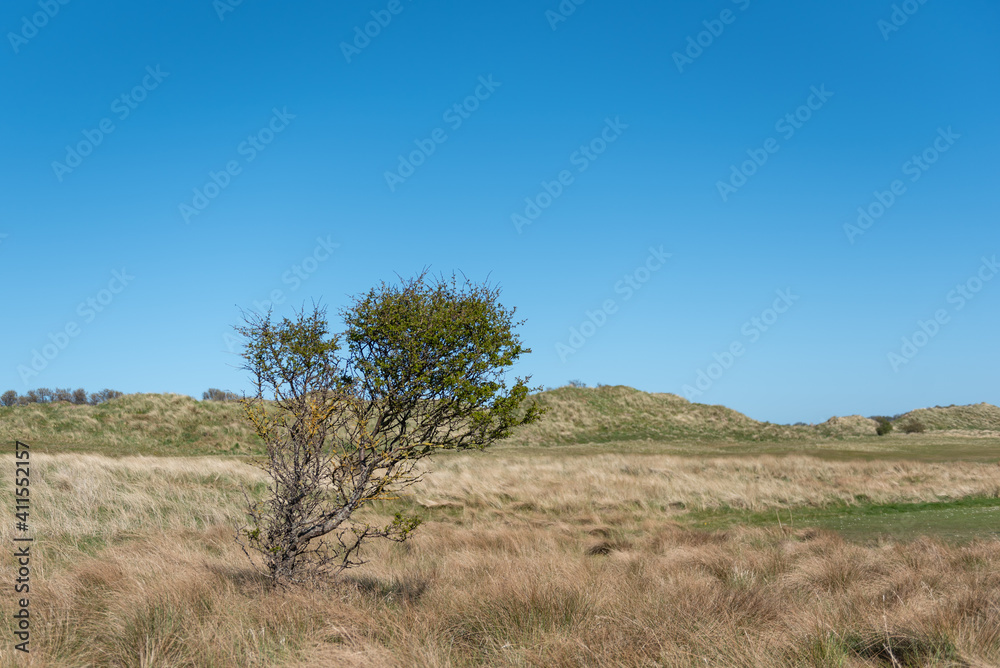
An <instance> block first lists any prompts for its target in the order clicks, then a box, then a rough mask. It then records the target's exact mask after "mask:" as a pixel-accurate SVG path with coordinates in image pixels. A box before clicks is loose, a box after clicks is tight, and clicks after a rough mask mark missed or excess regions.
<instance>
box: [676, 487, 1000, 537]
mask: <svg viewBox="0 0 1000 668" xmlns="http://www.w3.org/2000/svg"><path fill="white" fill-rule="evenodd" d="M682 521H686V522H687V523H689V524H690V525H691V526H693V527H697V528H700V529H708V530H719V529H726V528H729V527H732V526H735V525H743V526H760V527H776V526H778V525H779V523H780V524H781V525H782V526H785V527H793V528H796V529H800V528H819V529H830V530H833V531H837V532H838V533H840V534H842V535H843V536H844V537H845V538H847V539H849V540H855V541H866V540H872V539H876V538H879V537H888V538H895V539H902V540H906V539H909V538H915V537H917V536H921V535H926V536H933V537H936V538H941V539H944V540H948V541H956V542H962V541H968V540H973V539H976V538H985V539H990V538H1000V498H993V497H982V496H970V497H965V498H962V499H953V500H943V501H937V502H929V503H868V502H866V501H865V500H864V499H863V498H862V499H859V502H858V503H857V504H850V505H849V504H835V505H829V506H824V507H817V508H811V507H796V508H783V509H780V510H770V511H759V512H758V511H749V510H742V509H736V508H720V509H714V510H705V511H691V512H690V513H687V514H686V515H684V516H683V518H682Z"/></svg>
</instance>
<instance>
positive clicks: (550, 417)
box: [511, 385, 876, 445]
mask: <svg viewBox="0 0 1000 668" xmlns="http://www.w3.org/2000/svg"><path fill="white" fill-rule="evenodd" d="M533 399H534V400H535V401H538V402H539V403H540V404H542V405H543V406H546V407H548V408H549V412H548V413H547V414H546V415H545V417H544V418H543V419H542V420H541V421H539V422H538V423H536V424H533V425H530V426H528V427H525V428H524V429H522V430H521V431H519V432H518V433H517V434H516V435H515V436H514V437H513V438H512V439H511V440H512V441H516V442H522V443H525V444H531V445H544V444H556V443H602V442H608V441H635V440H650V441H670V440H675V439H688V440H692V439H693V440H728V441H775V440H788V439H816V438H849V437H863V436H874V435H875V427H876V423H875V421H874V420H869V419H867V418H863V417H860V416H851V417H846V418H831V419H830V420H828V421H827V422H824V423H823V424H821V425H799V426H790V425H779V424H772V423H770V422H758V421H757V420H754V419H752V418H749V417H747V416H746V415H743V414H742V413H739V412H737V411H734V410H732V409H731V408H726V407H725V406H710V405H708V404H695V403H691V402H690V401H688V400H687V399H684V398H683V397H679V396H677V395H676V394H665V393H653V394H650V393H647V392H641V391H639V390H636V389H633V388H631V387H625V386H624V385H616V386H608V385H605V386H602V387H599V388H576V387H561V388H558V389H555V390H549V391H547V392H542V393H540V394H537V395H535V396H534V397H533Z"/></svg>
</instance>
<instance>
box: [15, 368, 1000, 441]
mask: <svg viewBox="0 0 1000 668" xmlns="http://www.w3.org/2000/svg"><path fill="white" fill-rule="evenodd" d="M529 400H530V401H536V402H538V403H540V404H542V405H543V406H546V407H548V408H549V412H548V413H547V414H546V415H545V416H544V418H543V419H542V420H541V421H540V422H538V423H535V424H532V425H529V426H527V427H524V428H522V429H520V430H519V431H517V432H516V433H515V434H514V436H512V437H511V438H510V439H509V441H508V443H509V444H510V445H533V446H539V445H560V444H583V443H610V442H625V441H649V442H670V441H680V440H683V441H698V442H706V441H713V442H730V443H740V442H792V441H816V440H845V439H862V438H868V437H875V428H876V422H875V421H874V420H871V419H868V418H864V417H860V416H849V417H834V418H830V419H829V420H827V421H826V422H824V423H822V424H818V425H795V426H791V425H778V424H772V423H769V422H758V421H756V420H754V419H752V418H749V417H747V416H746V415H743V414H742V413H739V412H737V411H734V410H732V409H729V408H726V407H724V406H710V405H707V404H696V403H691V402H689V401H688V400H686V399H684V398H682V397H679V396H677V395H673V394H662V393H654V394H650V393H647V392H641V391H639V390H635V389H633V388H630V387H625V386H622V385H618V386H602V387H599V388H575V387H562V388H558V389H555V390H548V391H546V392H542V393H539V394H536V395H533V396H532V397H531V398H530V399H529ZM913 422H920V423H922V424H923V425H924V426H925V427H926V429H927V431H929V432H933V431H935V430H949V431H951V432H953V433H954V432H955V431H956V430H958V431H961V432H963V433H967V434H968V435H983V436H994V437H996V436H997V435H998V434H1000V408H997V407H996V406H992V405H990V404H977V405H972V406H950V407H947V408H941V407H936V408H924V409H919V410H915V411H911V412H909V413H906V414H905V415H902V416H900V417H899V418H897V419H896V420H895V422H894V423H895V424H896V425H897V427H902V426H905V425H907V424H910V423H913ZM899 431H901V430H900V429H897V432H899ZM15 439H19V440H22V441H27V442H29V443H31V444H32V445H35V446H36V447H37V448H38V449H40V450H50V451H61V452H65V451H100V452H104V453H107V454H150V455H196V454H197V455H203V454H233V455H236V454H251V453H253V452H255V451H257V450H258V449H259V441H258V440H257V437H256V435H254V434H253V433H252V431H251V430H250V428H249V427H248V425H247V423H246V421H245V420H244V419H243V414H242V409H241V408H240V405H239V404H238V403H236V402H232V401H197V400H195V399H192V398H191V397H188V396H184V395H179V394H131V395H124V396H122V397H119V398H116V399H112V400H111V401H107V402H105V403H102V404H99V405H97V406H89V405H75V404H70V403H66V402H56V403H46V404H28V405H26V406H12V407H7V408H0V440H3V441H6V442H8V443H9V442H11V441H13V440H15Z"/></svg>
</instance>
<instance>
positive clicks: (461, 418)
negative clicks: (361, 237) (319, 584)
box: [236, 271, 542, 584]
mask: <svg viewBox="0 0 1000 668" xmlns="http://www.w3.org/2000/svg"><path fill="white" fill-rule="evenodd" d="M499 292H500V291H499V288H490V287H489V286H487V285H475V284H472V283H469V282H468V280H466V281H465V282H464V283H462V284H459V283H458V281H457V280H456V278H455V277H454V276H452V277H451V279H450V280H446V279H445V278H444V277H442V278H440V279H436V280H429V279H428V278H427V272H426V271H424V272H423V273H422V274H420V275H419V276H418V277H417V278H414V279H410V280H408V281H405V282H403V283H402V285H401V286H390V285H387V284H386V283H384V282H383V283H382V284H381V285H380V286H379V287H378V288H373V289H372V290H370V291H369V292H368V293H367V294H365V295H363V296H361V297H355V298H354V303H353V304H352V305H351V306H350V307H349V308H346V309H344V310H343V311H342V312H341V316H342V317H343V319H344V323H345V325H346V330H345V331H344V332H343V334H341V335H331V334H330V333H329V326H328V323H327V319H326V310H325V308H321V307H319V306H316V305H315V304H314V305H313V308H312V311H311V312H307V311H306V309H305V308H303V309H302V310H301V311H299V312H298V313H297V314H295V317H294V318H292V319H288V318H284V319H282V320H281V321H280V322H272V321H271V313H270V312H269V313H268V314H267V315H266V316H262V315H257V314H250V315H247V314H244V323H245V326H238V327H236V330H237V331H238V332H239V333H240V334H241V335H243V337H244V339H245V342H246V344H245V350H244V353H243V357H244V359H245V361H246V363H245V365H244V368H245V369H246V370H248V371H249V372H250V373H251V374H252V376H253V379H254V389H255V393H254V394H253V396H248V397H245V398H244V399H243V400H242V405H243V408H244V412H245V414H246V417H247V418H248V419H249V421H250V422H251V423H252V424H253V427H254V429H255V431H256V433H257V435H258V436H259V437H260V438H261V440H262V441H263V442H264V445H265V454H264V456H263V458H262V459H260V460H259V461H258V462H257V464H258V465H259V466H260V467H261V468H262V469H263V470H264V471H265V472H266V473H267V475H268V478H269V482H268V485H267V491H266V493H265V495H264V498H263V499H262V500H259V501H254V500H252V499H251V496H250V495H249V494H248V493H246V491H245V490H244V494H245V496H246V500H247V518H248V522H247V524H246V525H245V526H243V527H241V528H240V531H239V539H240V543H241V545H242V547H243V550H244V552H246V554H247V556H248V557H250V558H251V561H252V562H254V563H257V564H259V567H261V568H262V570H264V571H265V573H266V575H267V576H268V577H269V579H270V581H271V583H272V584H285V583H289V582H304V581H308V580H311V579H313V578H315V577H318V576H324V575H334V574H337V573H340V572H341V571H343V570H344V569H345V568H349V567H351V566H356V565H358V564H360V563H363V560H362V559H361V556H360V553H359V550H360V548H361V546H362V543H363V542H364V541H365V540H367V539H371V538H386V539H389V540H395V541H403V540H405V539H406V538H407V537H408V536H409V535H410V533H411V532H412V531H413V530H414V529H415V528H416V527H417V525H418V524H419V523H420V520H419V518H417V517H410V516H404V515H402V514H401V513H396V515H395V518H394V519H393V520H392V521H391V522H389V523H388V524H385V525H378V526H376V525H372V524H370V523H368V522H362V521H358V520H356V518H354V517H353V516H354V514H355V512H356V511H358V510H359V509H361V508H363V507H364V506H365V505H366V504H369V503H370V502H372V501H376V500H384V499H392V498H396V497H395V495H396V494H397V493H398V492H400V491H401V490H403V489H404V488H406V487H408V486H410V485H413V484H414V483H416V482H418V481H419V480H420V479H421V477H422V475H423V474H422V473H421V472H420V470H419V469H418V468H417V463H418V462H419V461H420V460H421V459H423V458H424V457H427V456H428V455H430V454H431V453H433V452H434V451H435V450H464V449H472V448H475V449H483V448H486V447H487V446H489V445H491V444H492V443H494V442H495V441H497V440H499V439H503V438H505V437H507V436H509V435H510V434H511V432H512V430H513V428H515V427H517V426H519V425H523V424H529V423H532V422H534V421H536V420H537V419H538V418H539V417H540V416H541V414H542V410H541V409H540V408H539V407H538V406H537V405H535V404H532V405H529V406H525V399H526V398H527V397H528V394H529V391H530V388H529V387H528V386H527V381H528V380H530V376H528V377H527V378H515V382H514V384H513V386H512V387H510V388H508V387H507V385H506V383H505V382H504V379H503V372H504V370H505V368H506V367H509V366H511V365H513V364H514V363H515V362H516V361H517V359H518V358H519V357H520V356H521V355H522V354H524V353H530V352H531V350H530V349H528V348H524V347H522V346H521V342H520V339H519V337H518V336H517V335H516V334H514V332H513V328H514V327H515V326H517V325H521V324H523V322H524V321H521V322H514V321H513V319H512V318H513V315H514V312H515V310H516V309H513V308H512V309H509V310H508V309H506V308H504V307H503V306H502V305H500V304H499V303H498V302H497V298H498V296H499ZM251 552H255V553H256V554H257V555H259V556H260V557H262V560H260V561H258V560H256V559H254V558H253V556H252V555H251Z"/></svg>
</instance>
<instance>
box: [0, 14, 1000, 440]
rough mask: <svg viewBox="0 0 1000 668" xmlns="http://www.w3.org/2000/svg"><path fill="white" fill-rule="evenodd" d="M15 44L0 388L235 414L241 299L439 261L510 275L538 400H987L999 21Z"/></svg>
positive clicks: (806, 20)
mask: <svg viewBox="0 0 1000 668" xmlns="http://www.w3.org/2000/svg"><path fill="white" fill-rule="evenodd" d="M677 5H681V6H677ZM0 27H2V29H3V31H4V33H5V40H4V41H5V44H3V45H2V46H0V52H2V53H0V72H2V76H3V81H4V82H5V89H6V91H7V100H8V102H7V104H6V105H4V109H3V111H2V112H0V113H2V123H0V141H2V151H3V160H2V162H0V165H2V167H0V169H2V170H3V173H2V175H0V176H2V179H3V183H4V184H5V187H4V188H3V189H2V191H0V234H2V235H4V236H2V237H0V267H2V271H3V275H4V277H5V283H6V285H7V286H8V289H6V290H5V291H4V302H3V307H2V313H3V316H2V317H3V327H2V328H0V350H2V351H3V352H2V357H0V385H3V386H4V388H0V389H6V388H11V389H15V390H18V391H20V392H23V391H26V390H27V389H29V388H34V387H64V386H69V387H74V388H75V387H80V386H82V387H85V388H86V389H88V390H89V391H95V390H97V389H100V388H103V387H111V388H115V389H119V390H122V391H125V392H140V391H146V392H177V393H182V394H190V395H192V396H195V397H199V398H200V396H201V393H202V391H204V390H205V389H207V388H209V387H220V388H224V389H230V390H234V391H241V390H243V389H247V388H248V377H247V375H246V373H245V372H242V371H240V370H239V368H238V367H239V363H240V360H239V357H238V355H237V350H238V349H237V348H236V346H235V345H234V342H233V340H232V339H231V338H230V335H231V333H232V327H233V325H235V324H237V323H238V322H239V317H240V316H239V309H240V308H253V306H254V303H255V302H260V303H263V301H264V300H267V299H268V298H269V296H271V295H272V294H273V293H275V291H278V292H277V293H275V296H278V297H280V299H281V302H282V303H280V304H278V305H276V313H277V314H278V315H286V314H289V313H290V312H291V309H292V308H293V307H294V306H300V305H302V304H303V303H304V302H311V301H312V300H314V299H316V300H321V301H322V302H323V303H325V304H327V305H328V306H329V307H330V311H331V313H336V311H337V310H339V309H340V308H341V307H343V306H344V305H345V304H347V303H348V297H349V296H350V295H356V294H359V293H362V292H364V291H366V290H367V289H368V288H370V287H371V286H373V285H376V284H378V283H379V282H380V281H382V280H387V281H393V280H396V275H397V274H399V275H402V276H412V275H414V274H416V273H418V272H419V271H420V270H421V268H423V267H425V266H429V267H430V268H431V270H432V271H433V272H445V273H450V272H451V271H452V270H460V271H462V272H464V273H465V274H466V275H467V276H468V277H469V278H470V279H472V280H474V281H477V282H481V281H484V280H487V279H488V280H489V281H490V282H491V283H498V284H499V285H500V286H501V287H502V290H503V293H502V301H503V302H504V303H505V304H506V305H509V306H516V307H517V308H518V315H519V316H521V317H523V318H526V319H527V322H526V323H525V325H524V326H523V327H522V328H521V330H520V331H521V334H522V337H523V339H524V342H525V343H526V344H527V345H528V346H529V347H530V348H532V350H533V353H532V354H531V355H527V356H525V357H524V358H523V360H522V362H521V363H520V364H519V365H518V367H517V368H516V370H515V371H516V373H518V374H519V375H526V374H531V375H532V376H533V383H535V384H540V385H545V386H559V385H563V384H565V383H566V382H567V381H568V380H570V379H579V380H582V381H584V382H587V383H589V384H591V385H593V384H596V383H605V384H624V385H630V386H632V387H636V388H639V389H642V390H646V391H653V392H673V393H677V394H682V395H685V396H688V397H689V398H691V399H693V400H695V401H698V402H702V403H711V404H724V405H727V406H730V407H732V408H735V409H737V410H740V411H742V412H745V413H747V414H748V415H750V416H751V417H754V418H756V419H759V420H770V421H774V422H794V421H799V420H801V421H806V422H817V421H822V420H825V419H827V418H828V417H830V416H831V415H846V414H854V413H860V414H864V415H872V414H894V413H897V412H902V411H904V410H909V409H911V408H917V407H922V406H929V405H936V404H945V405H947V404H952V403H955V404H965V403H978V402H980V401H986V402H990V403H994V404H1000V389H998V383H997V380H996V379H997V370H998V368H1000V348H998V346H997V345H996V341H997V330H998V325H1000V315H998V314H1000V309H998V305H1000V277H998V280H992V278H993V274H994V273H997V272H998V271H1000V269H997V268H995V267H994V264H993V263H994V262H995V260H994V259H993V258H995V257H996V256H997V254H1000V234H998V231H997V224H996V220H997V219H996V214H997V211H998V199H1000V189H998V188H997V187H996V183H995V181H996V177H997V174H998V170H997V164H998V163H997V160H998V155H1000V129H998V126H997V123H996V110H997V108H998V106H1000V95H998V92H997V90H998V83H1000V71H998V64H1000V42H998V41H997V40H996V39H995V36H996V35H997V34H998V30H1000V8H998V7H997V6H996V5H995V4H994V3H989V2H986V1H985V0H978V1H977V0H969V1H967V2H962V3H945V2H942V1H941V0H927V1H926V2H924V3H923V4H921V3H920V2H919V1H918V0H909V2H905V3H897V4H895V5H894V4H893V3H891V2H884V3H882V2H861V1H858V0H846V1H844V2H840V3H799V4H795V5H775V4H774V3H763V2H759V0H738V1H736V2H733V1H730V0H713V1H705V2H688V3H660V2H634V3H625V4H621V3H610V2H602V1H601V0H589V1H587V2H583V3H582V4H579V5H577V4H575V3H573V2H572V0H566V1H565V2H563V3H562V4H560V3H559V2H558V1H557V0H549V1H541V0H539V1H527V0H524V1H522V0H512V1H511V2H506V3H490V4H483V5H481V4H480V3H472V4H469V3H458V2H439V3H429V2H421V1H420V0H394V1H393V2H389V1H388V0H386V1H382V0H377V1H366V2H357V3H335V4H334V3H319V2H305V3H296V4H294V5H283V4H278V3H263V2H253V1H250V0H247V1H244V2H242V3H240V4H234V2H233V0H218V1H217V2H214V3H213V2H212V1H211V0H197V1H189V2H180V3H159V4H158V5H156V6H148V3H109V2H99V1H98V2H91V3H82V2H71V1H68V0H67V1H66V4H60V2H59V1H58V0H42V1H41V2H38V0H35V1H34V2H28V1H25V0H12V1H11V2H8V3H6V4H5V5H4V8H3V10H2V11H0ZM366 32H367V34H366ZM456 105H457V106H456ZM859 208H860V210H861V211H860V213H859ZM865 214H867V216H865ZM859 217H860V221H859ZM339 324H340V323H338V322H336V321H334V322H333V323H332V325H333V327H334V329H337V328H338V327H339ZM67 332H68V333H67Z"/></svg>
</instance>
